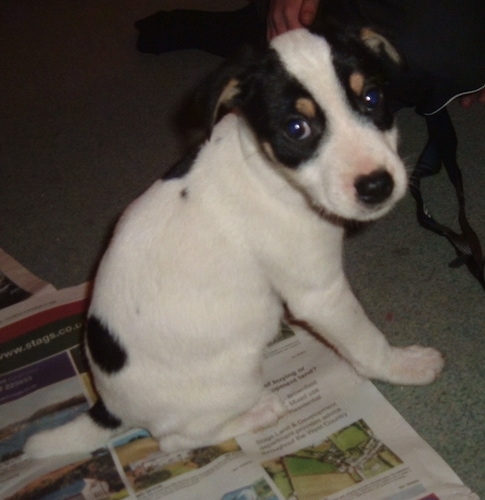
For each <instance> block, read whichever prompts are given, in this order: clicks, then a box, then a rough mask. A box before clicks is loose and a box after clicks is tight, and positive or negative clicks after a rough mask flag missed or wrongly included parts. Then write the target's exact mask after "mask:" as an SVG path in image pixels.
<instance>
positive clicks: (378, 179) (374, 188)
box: [354, 170, 394, 205]
mask: <svg viewBox="0 0 485 500" xmlns="http://www.w3.org/2000/svg"><path fill="white" fill-rule="evenodd" d="M354 186H355V189H356V193H357V198H358V199H359V201H361V202H362V203H365V204H366V205H378V204H380V203H383V202H384V201H386V200H387V199H388V198H389V197H390V196H391V194H392V191H393V189H394V181H393V179H392V177H391V175H390V174H389V172H387V171H386V170H375V171H374V172H372V173H371V174H369V175H361V176H359V177H357V179H356V180H355V183H354Z"/></svg>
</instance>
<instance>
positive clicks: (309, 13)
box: [299, 0, 320, 26]
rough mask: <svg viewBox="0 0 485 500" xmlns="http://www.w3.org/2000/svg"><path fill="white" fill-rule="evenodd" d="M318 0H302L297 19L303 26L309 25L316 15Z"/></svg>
mask: <svg viewBox="0 0 485 500" xmlns="http://www.w3.org/2000/svg"><path fill="white" fill-rule="evenodd" d="M319 4H320V0H303V3H302V5H301V9H300V15H299V20H300V23H301V24H302V25H304V26H310V25H311V24H312V23H313V21H314V20H315V16H316V15H317V10H318V6H319Z"/></svg>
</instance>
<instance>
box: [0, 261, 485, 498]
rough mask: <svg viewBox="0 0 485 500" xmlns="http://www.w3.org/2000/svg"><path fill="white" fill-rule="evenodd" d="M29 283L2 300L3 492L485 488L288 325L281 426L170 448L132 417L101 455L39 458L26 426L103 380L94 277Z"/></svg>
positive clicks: (51, 418) (405, 493)
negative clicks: (91, 302) (461, 474)
mask: <svg viewBox="0 0 485 500" xmlns="http://www.w3.org/2000/svg"><path fill="white" fill-rule="evenodd" d="M17 270H21V269H20V266H19V267H18V268H17ZM21 272H22V273H23V274H24V276H25V275H27V274H28V273H27V272H26V271H25V270H21ZM9 279H10V280H11V281H12V282H14V283H15V282H16V276H12V275H11V274H10V275H9ZM17 281H18V280H17ZM39 290H40V291H39ZM30 293H31V294H30V295H29V296H28V297H25V298H24V299H23V300H21V301H18V302H17V303H15V304H13V305H9V306H7V307H4V308H2V309H1V310H0V339H1V343H0V405H1V411H0V498H2V499H5V500H14V499H15V500H20V499H24V500H26V499H36V500H40V499H42V500H62V499H71V498H75V499H85V500H91V499H97V500H99V499H113V500H114V499H122V498H128V499H144V500H152V499H153V500H159V499H166V500H182V499H183V500H186V499H200V500H277V499H278V500H283V499H286V500H319V499H331V500H353V499H372V500H379V499H386V500H407V499H420V500H424V499H427V500H437V499H441V500H443V499H449V498H453V499H477V498H478V496H477V495H475V494H474V493H472V492H471V491H470V490H469V489H468V488H467V487H466V486H464V485H463V483H462V482H461V481H460V479H459V478H458V477H457V476H456V474H455V473H454V472H453V471H452V470H451V468H450V467H449V466H448V465H447V464H446V463H445V462H444V461H443V460H442V458H441V457H440V456H439V455H437V454H436V452H435V451H434V450H432V449H431V448H430V446H429V445H428V444H427V443H426V442H425V441H423V440H422V439H421V438H420V437H419V436H418V435H417V434H416V432H415V431H414V430H413V429H412V428H411V427H410V426H409V425H408V424H407V423H406V422H405V421H404V419H403V418H402V417H401V416H400V415H399V414H398V413H397V412H396V410H395V409H394V408H393V407H392V406H391V405H390V404H389V403H388V402H387V401H386V400H385V399H384V397H383V396H382V395H381V394H380V393H379V392H378V390H377V389H376V388H375V386H374V385H373V384H372V383H371V382H370V381H368V380H365V379H362V378H361V377H359V376H358V375H357V374H356V373H355V371H353V369H352V368H351V367H350V366H349V365H348V364H347V363H346V362H344V361H343V360H342V359H341V358H339V357H338V356H337V355H336V354H335V353H334V352H333V351H332V350H331V349H329V348H327V347H326V346H325V345H323V344H322V343H320V342H318V341H317V340H316V339H315V338H313V337H312V336H310V335H308V334H307V333H306V332H303V331H301V330H299V329H298V328H293V327H292V329H290V328H289V327H287V326H283V327H282V331H281V335H280V337H279V338H278V339H277V340H276V341H275V342H274V343H273V344H272V345H270V346H268V347H267V350H266V352H265V359H264V376H265V380H266V385H267V387H269V388H270V389H271V390H272V391H274V392H276V393H278V394H279V395H280V396H281V397H282V398H283V399H284V401H285V404H286V406H287V408H288V414H287V415H286V416H285V417H283V418H282V419H281V420H280V421H279V422H278V424H277V425H276V426H273V427H270V428H267V429H263V430H261V431H259V432H257V433H254V434H245V435H241V436H235V437H234V439H231V440H229V441H227V442H224V443H220V444H218V445H217V446H208V447H204V448H200V449H195V450H186V451H183V452H179V453H172V454H164V453H163V452H162V451H160V449H159V447H158V443H157V442H156V441H155V440H154V439H152V438H151V437H150V435H149V434H148V433H147V432H146V431H145V430H143V429H132V430H130V431H128V432H124V433H122V434H119V435H117V436H115V437H114V438H113V439H112V440H111V441H110V442H109V443H108V444H107V446H106V447H103V448H100V449H97V450H92V452H91V453H89V454H84V455H68V456H60V457H56V458H53V459H49V460H41V461H34V460H32V459H30V458H28V457H26V456H25V455H24V454H23V453H22V448H23V445H24V443H25V441H26V439H27V438H28V436H30V435H31V434H33V433H34V432H37V431H38V430H39V429H46V428H52V427H54V426H57V425H61V424H62V423H64V422H66V421H67V420H70V419H71V418H73V417H74V416H76V415H78V414H80V413H81V412H84V411H85V410H86V409H87V408H88V407H89V406H90V405H91V404H92V403H93V401H94V400H95V392H94V390H93V387H92V386H91V383H90V379H89V375H88V373H87V367H86V364H85V362H84V358H83V354H82V349H81V347H80V339H81V335H82V330H83V323H84V316H85V312H86V308H87V300H88V294H89V286H88V285H87V284H84V285H80V286H77V287H73V288H68V289H64V290H59V291H58V290H55V289H54V288H53V287H49V286H48V285H47V289H46V288H45V287H40V289H39V288H38V289H37V293H35V292H32V291H31V292H30Z"/></svg>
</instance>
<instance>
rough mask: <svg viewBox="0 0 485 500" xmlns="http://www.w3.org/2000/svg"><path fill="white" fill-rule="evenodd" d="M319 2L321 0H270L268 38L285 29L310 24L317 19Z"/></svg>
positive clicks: (304, 26) (303, 26)
mask: <svg viewBox="0 0 485 500" xmlns="http://www.w3.org/2000/svg"><path fill="white" fill-rule="evenodd" d="M319 3H320V0H270V4H269V12H268V19H267V37H268V40H271V39H272V38H274V37H275V36H276V35H280V34H281V33H284V32H285V31H289V30H293V29H298V28H306V27H308V26H310V25H311V24H312V22H313V20H314V19H315V15H316V13H317V9H318V5H319Z"/></svg>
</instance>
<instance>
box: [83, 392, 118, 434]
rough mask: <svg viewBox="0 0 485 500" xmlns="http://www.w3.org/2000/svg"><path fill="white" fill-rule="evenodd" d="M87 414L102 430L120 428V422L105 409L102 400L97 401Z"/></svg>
mask: <svg viewBox="0 0 485 500" xmlns="http://www.w3.org/2000/svg"><path fill="white" fill-rule="evenodd" d="M88 413H89V416H90V417H91V419H92V420H93V421H94V422H95V423H96V424H98V425H99V426H100V427H103V428H104V429H117V428H118V427H120V426H121V423H122V422H121V420H120V419H119V418H118V417H116V416H114V415H113V414H112V413H111V412H110V411H109V410H108V408H106V406H105V404H104V401H103V400H102V399H98V401H96V403H95V404H94V405H93V406H91V408H90V409H89V412H88Z"/></svg>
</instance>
